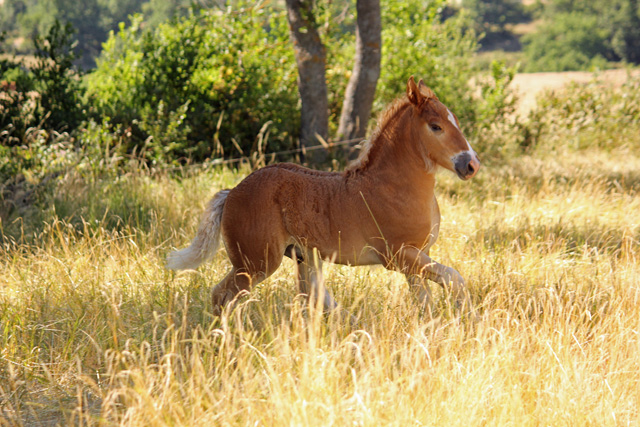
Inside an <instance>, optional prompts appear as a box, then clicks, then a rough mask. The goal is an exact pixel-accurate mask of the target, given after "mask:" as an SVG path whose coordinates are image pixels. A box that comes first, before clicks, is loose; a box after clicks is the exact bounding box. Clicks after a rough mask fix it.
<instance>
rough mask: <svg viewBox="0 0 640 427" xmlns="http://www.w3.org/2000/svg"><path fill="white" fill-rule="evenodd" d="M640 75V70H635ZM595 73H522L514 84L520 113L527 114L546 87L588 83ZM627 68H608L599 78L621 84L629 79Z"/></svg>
mask: <svg viewBox="0 0 640 427" xmlns="http://www.w3.org/2000/svg"><path fill="white" fill-rule="evenodd" d="M633 74H634V75H640V70H634V71H633ZM595 75H596V74H595V73H589V72H585V71H566V72H562V73H520V74H516V76H515V77H514V79H513V83H512V84H513V86H514V88H515V89H516V90H517V92H518V95H519V97H520V102H519V105H518V113H519V114H521V115H526V114H527V113H528V112H529V111H531V109H532V108H533V107H534V106H535V105H536V96H537V95H538V94H539V93H540V92H542V91H543V90H545V89H551V90H556V89H560V88H562V87H563V86H564V85H566V84H567V83H569V82H572V81H575V82H578V83H587V82H590V81H591V80H593V78H594V77H595ZM627 75H628V72H627V70H607V71H603V72H601V73H599V74H598V80H599V81H602V82H603V83H605V84H612V85H621V84H623V83H624V82H625V80H626V79H627Z"/></svg>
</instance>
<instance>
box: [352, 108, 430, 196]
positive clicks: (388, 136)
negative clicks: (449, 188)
mask: <svg viewBox="0 0 640 427" xmlns="http://www.w3.org/2000/svg"><path fill="white" fill-rule="evenodd" d="M412 114H413V111H412V108H411V106H410V105H409V106H408V107H406V108H404V109H403V110H402V111H399V114H398V116H397V118H394V119H393V120H392V122H391V123H388V124H387V125H386V126H385V128H383V129H381V130H380V132H378V133H377V135H376V138H375V140H373V141H371V143H372V144H373V146H372V147H371V149H370V152H369V156H370V158H369V159H368V163H367V165H366V167H365V168H363V170H362V173H363V174H364V175H369V176H374V175H380V176H383V177H384V176H387V177H394V178H393V180H394V181H397V182H403V181H404V182H407V183H408V182H409V181H412V180H418V181H420V185H430V186H433V183H434V180H433V176H434V175H435V167H433V166H431V165H427V161H428V160H427V155H428V153H427V152H426V148H425V147H424V146H420V145H419V136H418V132H417V130H416V128H415V124H413V123H412V121H413V120H415V119H414V118H413V117H412Z"/></svg>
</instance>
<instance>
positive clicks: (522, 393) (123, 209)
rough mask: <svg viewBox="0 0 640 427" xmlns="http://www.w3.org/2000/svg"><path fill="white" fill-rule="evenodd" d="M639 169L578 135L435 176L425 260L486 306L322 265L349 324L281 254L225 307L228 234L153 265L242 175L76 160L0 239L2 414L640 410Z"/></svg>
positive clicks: (543, 417)
mask: <svg viewBox="0 0 640 427" xmlns="http://www.w3.org/2000/svg"><path fill="white" fill-rule="evenodd" d="M638 171H640V158H638V157H637V156H636V155H634V154H633V153H629V152H624V151H618V152H615V151H614V152H613V153H611V152H608V153H601V152H599V151H592V152H588V151H587V152H581V153H575V152H574V153H562V154H561V155H556V156H537V157H527V156H525V157H522V158H520V159H512V160H509V161H508V162H506V163H504V164H490V165H485V166H484V169H483V170H482V171H481V173H480V174H479V176H478V177H477V178H476V179H474V180H472V181H470V182H461V181H459V180H457V179H456V178H455V177H453V176H452V175H450V174H447V173H444V172H443V173H441V174H440V176H439V182H438V190H437V192H438V200H439V202H440V206H441V210H442V213H443V222H442V226H441V232H440V237H439V240H438V243H437V244H436V246H435V247H434V248H433V250H432V256H433V257H434V258H435V259H436V260H438V261H440V262H442V263H444V264H447V265H451V266H453V267H455V268H456V269H458V270H459V271H460V272H461V273H462V274H463V276H464V277H465V278H466V279H467V283H468V285H469V288H470V291H471V298H472V301H473V305H474V307H475V309H476V311H477V319H476V320H474V319H473V318H471V317H469V316H464V315H463V316H460V315H459V314H458V313H456V312H455V310H454V309H453V308H452V307H451V304H450V301H449V299H448V298H447V296H446V295H445V294H444V293H443V292H440V291H438V290H437V289H436V288H434V291H436V292H434V294H435V296H436V299H437V301H436V308H435V310H434V311H433V312H432V313H431V314H429V313H427V312H424V311H421V310H420V308H419V305H418V304H417V302H416V301H414V300H413V297H412V295H411V293H410V292H409V289H408V288H407V286H406V285H405V283H404V281H403V278H402V277H401V276H400V275H398V274H396V273H390V272H388V271H386V270H385V269H383V268H381V267H374V268H364V267H359V268H350V267H344V266H330V265H327V266H326V268H325V275H326V285H327V286H328V287H329V288H330V289H331V291H332V293H333V294H334V296H335V297H336V300H338V301H339V302H340V303H341V304H342V305H343V306H344V307H345V308H347V309H348V310H349V311H351V312H352V313H354V314H356V316H357V317H358V318H359V320H360V323H359V325H358V326H357V327H356V328H352V327H350V326H349V325H348V324H345V322H344V321H343V320H341V318H340V316H337V315H336V316H333V315H331V316H326V315H322V314H321V313H319V312H317V311H314V310H309V309H307V308H306V307H305V304H304V301H303V300H302V299H301V298H300V297H299V296H297V295H296V287H295V283H294V277H295V274H294V269H293V264H292V263H291V262H290V261H289V260H285V262H284V263H283V265H282V267H281V268H280V269H279V270H278V272H277V273H276V274H275V275H274V276H272V277H271V278H269V279H268V280H267V281H265V282H264V283H262V284H261V285H259V286H258V287H257V288H256V289H254V291H253V292H251V294H250V295H247V296H246V297H244V298H243V299H242V301H241V303H240V304H239V306H238V307H236V308H235V309H234V310H232V311H228V312H226V313H225V314H224V315H223V316H222V317H214V316H212V315H211V314H210V313H211V306H210V301H209V291H210V289H211V286H212V285H213V284H215V283H216V282H217V281H218V280H220V278H221V277H223V275H224V274H225V272H226V271H227V269H228V267H229V263H228V260H227V259H226V258H225V256H224V252H221V253H220V254H218V255H217V256H216V258H215V259H214V261H213V262H212V263H210V264H208V265H206V266H204V267H202V268H201V269H199V270H198V272H184V273H180V274H173V273H171V272H169V271H167V270H165V269H164V267H163V262H164V261H163V260H164V257H165V255H166V253H167V252H168V251H169V250H170V249H171V248H172V247H182V246H183V245H185V244H187V243H188V241H189V240H190V238H191V237H192V236H193V233H194V231H195V228H196V226H197V222H198V219H199V216H200V212H201V210H202V207H203V206H204V203H205V202H206V201H207V200H208V199H209V198H210V197H211V196H212V195H213V194H214V193H215V192H216V191H217V190H219V189H221V188H226V187H230V186H233V185H234V184H235V183H236V182H237V181H238V180H239V179H241V177H242V175H243V173H231V172H229V171H219V172H206V173H197V174H192V175H188V176H187V177H186V178H185V179H183V180H178V179H173V178H171V177H169V176H160V177H157V176H156V177H151V176H148V175H145V174H142V175H132V176H122V177H119V178H118V179H117V180H115V181H114V182H112V183H107V184H97V183H96V184H90V183H87V182H83V180H82V179H80V178H78V177H69V178H68V181H66V182H64V183H63V184H62V185H60V187H59V189H58V193H57V196H56V205H55V206H56V207H55V209H56V214H55V215H53V216H52V218H54V219H53V220H51V221H49V223H48V224H47V225H46V226H45V227H44V229H43V230H42V231H41V232H39V233H38V234H37V237H36V238H33V239H31V240H29V239H25V241H22V242H20V241H15V242H14V243H6V245H5V247H4V249H3V250H2V252H1V253H0V271H2V275H1V276H0V425H55V424H56V423H57V424H59V425H69V424H74V423H75V424H89V425H117V424H121V425H132V426H164V425H185V426H186V425H189V426H191V425H304V426H307V425H336V426H343V425H370V426H379V425H397V426H407V425H434V426H436V425H437V426H443V425H446V426H451V425H464V426H467V425H517V426H520V425H554V426H555V425H572V426H573V425H594V426H596V425H597V426H602V425H612V426H613V425H638V420H639V414H638V409H637V408H638V407H640V344H639V333H640V308H639V307H640V289H639V285H640V260H639V256H640V197H639V196H638V190H640V172H638ZM56 218H57V219H56Z"/></svg>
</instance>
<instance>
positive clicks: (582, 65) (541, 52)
mask: <svg viewBox="0 0 640 427" xmlns="http://www.w3.org/2000/svg"><path fill="white" fill-rule="evenodd" d="M606 38H607V31H606V30H605V29H603V28H602V27H601V26H600V25H599V23H598V19H597V17H596V16H594V15H588V14H584V13H559V14H557V15H554V18H553V20H552V21H550V22H548V23H546V24H544V25H543V26H542V27H541V28H540V29H539V30H538V31H536V32H535V33H532V34H528V35H526V36H524V37H523V42H524V45H525V47H524V52H525V55H526V57H527V69H526V71H529V72H535V71H570V70H587V69H591V68H604V67H606V60H605V58H604V57H603V53H604V52H605V51H606V50H607V47H606Z"/></svg>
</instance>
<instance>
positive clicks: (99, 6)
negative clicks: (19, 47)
mask: <svg viewBox="0 0 640 427" xmlns="http://www.w3.org/2000/svg"><path fill="white" fill-rule="evenodd" d="M182 3H184V2H183V1H181V0H166V1H158V0H150V1H147V2H145V1H144V0H83V1H82V2H81V3H78V2H77V1H75V0H5V1H4V4H3V5H2V8H1V9H0V31H1V30H4V31H7V32H9V33H10V34H13V35H15V36H21V37H24V38H26V39H27V40H31V39H33V38H34V37H37V36H39V35H42V34H47V33H48V32H49V29H50V28H51V27H52V26H53V25H54V23H55V22H56V21H60V22H62V23H65V24H66V23H69V24H71V25H72V26H73V27H74V28H75V30H76V33H77V42H78V46H77V51H78V58H79V60H80V62H81V64H82V65H83V66H84V67H88V68H91V67H93V65H94V58H95V57H97V56H98V55H99V54H100V51H101V50H102V43H103V42H104V41H106V39H107V37H108V35H109V32H110V31H112V30H117V29H118V24H119V23H120V22H128V19H129V16H130V15H132V14H134V13H136V12H140V11H141V10H142V9H143V8H144V10H145V16H147V17H148V18H149V19H150V20H152V21H153V24H156V23H159V22H161V21H164V20H166V19H168V18H170V17H171V16H173V15H174V14H176V13H180V12H183V11H184V7H182V8H180V7H179V5H180V4H182ZM23 49H25V52H28V53H31V52H33V49H35V47H34V46H23Z"/></svg>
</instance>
